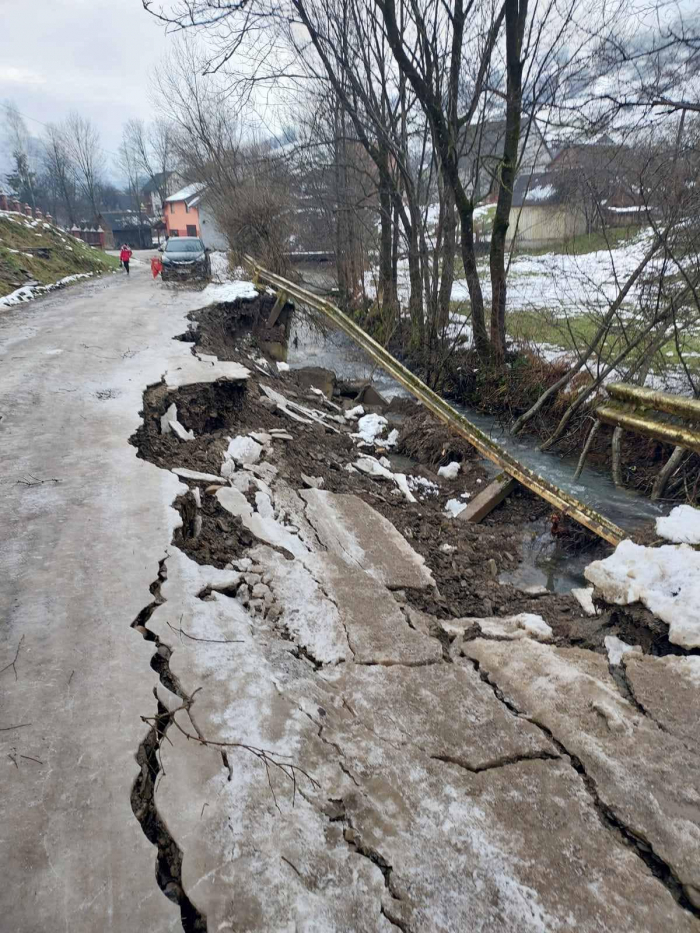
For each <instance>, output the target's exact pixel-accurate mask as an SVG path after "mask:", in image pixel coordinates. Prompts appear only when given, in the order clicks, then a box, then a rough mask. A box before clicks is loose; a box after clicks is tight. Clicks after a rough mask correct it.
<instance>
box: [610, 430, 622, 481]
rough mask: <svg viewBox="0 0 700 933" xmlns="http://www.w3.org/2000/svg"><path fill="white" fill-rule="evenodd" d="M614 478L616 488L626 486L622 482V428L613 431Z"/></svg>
mask: <svg viewBox="0 0 700 933" xmlns="http://www.w3.org/2000/svg"><path fill="white" fill-rule="evenodd" d="M611 448H612V478H613V483H615V485H616V486H622V485H624V484H623V482H622V428H620V427H617V428H615V430H614V431H613V435H612V441H611Z"/></svg>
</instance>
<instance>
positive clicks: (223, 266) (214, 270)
mask: <svg viewBox="0 0 700 933" xmlns="http://www.w3.org/2000/svg"><path fill="white" fill-rule="evenodd" d="M209 259H210V261H211V278H212V282H226V281H228V280H229V279H230V274H229V268H228V253H226V252H224V250H218V249H217V250H214V251H213V252H212V253H211V254H210V256H209Z"/></svg>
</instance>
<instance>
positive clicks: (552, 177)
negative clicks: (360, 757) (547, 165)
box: [513, 172, 561, 207]
mask: <svg viewBox="0 0 700 933" xmlns="http://www.w3.org/2000/svg"><path fill="white" fill-rule="evenodd" d="M560 185H561V177H560V176H557V175H556V174H555V173H554V172H533V173H532V174H531V175H530V174H528V173H527V172H525V173H523V174H522V175H518V177H517V178H516V179H515V184H514V185H513V207H522V206H523V205H524V204H527V205H529V206H530V207H534V206H537V207H539V206H544V205H548V204H559V203H560V202H561V195H560V193H559V186H560Z"/></svg>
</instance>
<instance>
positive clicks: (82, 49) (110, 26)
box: [0, 0, 170, 169]
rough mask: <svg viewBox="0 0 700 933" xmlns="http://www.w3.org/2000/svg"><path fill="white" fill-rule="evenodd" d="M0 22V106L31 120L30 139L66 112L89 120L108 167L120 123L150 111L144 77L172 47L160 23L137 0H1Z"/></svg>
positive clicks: (0, 142) (1, 142) (0, 141)
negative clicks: (10, 106) (95, 128)
mask: <svg viewBox="0 0 700 933" xmlns="http://www.w3.org/2000/svg"><path fill="white" fill-rule="evenodd" d="M0 24H1V25H0V102H3V101H5V100H8V99H9V100H11V101H14V102H15V103H16V104H17V107H18V108H19V110H20V111H21V112H22V114H24V115H25V117H27V118H32V119H27V121H26V122H27V127H28V128H29V130H30V132H32V133H40V132H41V130H42V127H41V126H40V125H39V123H37V122H34V121H40V122H41V123H46V122H49V121H56V122H58V121H60V120H62V119H63V118H64V117H66V116H67V115H68V113H70V111H71V110H78V111H80V113H81V114H83V115H84V116H87V117H90V118H91V119H92V120H94V122H95V123H96V124H97V126H98V127H99V130H100V133H101V136H102V143H103V146H104V148H105V150H109V151H107V152H106V153H105V157H106V159H107V160H108V161H109V165H108V168H109V169H111V168H112V166H111V163H112V161H113V160H114V157H113V156H112V154H111V153H112V152H116V150H117V148H118V146H119V140H120V138H121V129H122V124H123V123H124V122H125V121H126V120H128V119H129V118H130V117H142V118H144V119H148V118H149V117H152V116H153V115H154V113H155V110H154V104H153V102H152V100H151V99H150V98H151V94H150V93H149V92H150V88H151V86H152V81H151V80H149V77H150V75H151V74H152V73H153V71H154V70H155V69H156V68H157V67H159V66H160V67H162V66H163V63H164V61H165V60H166V56H167V50H168V47H169V42H170V40H169V39H168V38H167V37H166V36H165V35H164V29H163V26H162V24H159V23H157V22H156V20H155V19H154V18H153V17H152V16H149V14H147V13H146V12H145V11H144V10H143V7H142V5H141V0H0ZM3 148H4V140H3V139H2V126H1V125H0V149H3Z"/></svg>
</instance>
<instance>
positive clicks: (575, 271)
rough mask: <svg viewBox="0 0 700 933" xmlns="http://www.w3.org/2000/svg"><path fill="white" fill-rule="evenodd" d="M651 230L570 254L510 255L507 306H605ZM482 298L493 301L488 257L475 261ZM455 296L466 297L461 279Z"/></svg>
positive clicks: (574, 310) (559, 310)
mask: <svg viewBox="0 0 700 933" xmlns="http://www.w3.org/2000/svg"><path fill="white" fill-rule="evenodd" d="M649 241H650V233H649V231H645V232H643V233H641V234H640V235H639V236H637V237H635V238H634V239H633V240H630V241H629V242H628V243H625V244H623V245H622V246H619V247H616V248H615V249H612V250H597V251H595V252H591V253H582V254H580V255H570V254H566V253H544V254H543V255H541V256H531V255H528V254H526V253H521V254H519V255H516V256H514V257H513V260H512V262H511V265H510V271H509V274H508V308H509V310H510V311H531V310H535V309H541V308H545V309H547V310H549V311H552V312H554V313H555V314H556V315H557V316H560V317H563V316H564V315H565V314H566V315H568V316H572V315H577V314H582V313H584V312H586V311H589V310H601V309H607V307H608V305H609V303H610V302H611V301H613V300H614V298H615V297H616V295H617V292H618V283H619V282H624V281H625V279H626V278H627V277H628V276H629V275H630V274H631V273H632V272H633V271H634V270H635V268H636V267H637V266H638V265H639V262H640V260H641V259H642V257H643V256H644V254H645V253H646V251H647V250H648V248H649ZM479 272H480V275H481V282H482V288H483V291H484V301H485V302H486V303H490V301H491V279H490V276H489V269H488V261H484V260H482V261H480V262H479ZM636 295H637V291H636V290H635V289H632V291H631V292H630V295H629V298H628V300H627V302H626V305H627V307H628V308H630V309H631V308H634V307H635V304H636ZM452 300H453V301H468V300H469V292H468V290H467V283H466V281H465V280H464V279H458V280H457V281H455V283H454V285H453V287H452Z"/></svg>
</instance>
